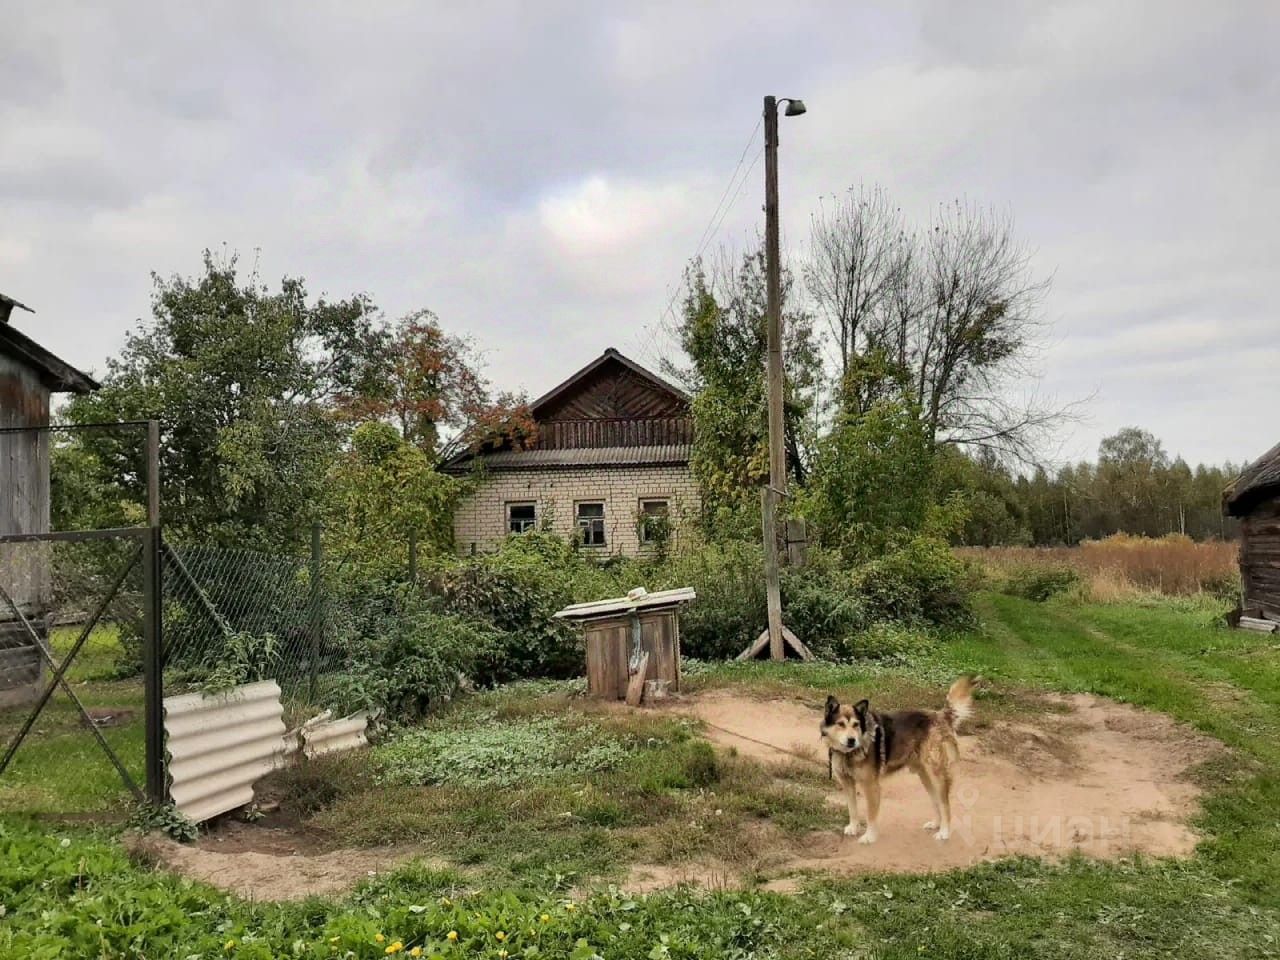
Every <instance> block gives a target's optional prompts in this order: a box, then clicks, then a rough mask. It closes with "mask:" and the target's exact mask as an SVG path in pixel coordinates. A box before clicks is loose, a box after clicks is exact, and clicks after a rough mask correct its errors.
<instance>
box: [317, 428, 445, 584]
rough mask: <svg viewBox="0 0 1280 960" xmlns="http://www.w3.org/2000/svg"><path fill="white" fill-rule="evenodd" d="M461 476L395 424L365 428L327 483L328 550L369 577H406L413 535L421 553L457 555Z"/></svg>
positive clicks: (427, 554)
mask: <svg viewBox="0 0 1280 960" xmlns="http://www.w3.org/2000/svg"><path fill="white" fill-rule="evenodd" d="M461 492H462V484H461V482H460V481H458V480H457V479H455V478H453V477H450V476H447V475H446V474H443V473H441V472H439V471H438V470H436V469H435V458H434V455H433V454H428V453H427V452H425V451H424V450H422V448H421V447H419V446H417V445H416V444H413V443H411V442H409V441H407V440H406V439H404V438H403V437H402V436H401V435H400V434H399V433H398V432H397V430H396V428H394V427H392V426H391V425H390V424H386V423H381V422H378V421H373V422H370V423H365V424H361V425H360V426H359V427H357V428H356V429H355V431H354V433H353V434H352V437H351V444H350V447H349V449H347V450H346V451H345V452H344V453H343V454H342V456H340V457H339V458H338V459H337V461H336V462H335V463H334V466H333V469H332V471H331V472H330V474H329V478H328V483H327V484H326V497H325V503H324V522H325V529H326V531H327V534H328V536H329V542H330V543H331V548H330V549H331V550H332V551H333V552H334V553H336V554H337V555H338V556H339V557H341V558H342V559H344V560H350V561H352V562H353V563H355V564H357V565H358V566H359V567H360V568H361V569H363V570H364V571H365V572H367V573H374V574H379V575H384V576H385V575H394V574H396V573H401V574H402V573H403V571H404V570H405V565H406V563H407V559H408V558H407V544H408V535H409V533H410V531H413V532H415V533H417V535H418V547H419V550H420V551H422V553H423V555H424V556H444V555H447V554H449V553H451V552H452V550H453V508H454V506H455V505H456V503H457V500H458V497H459V495H460V494H461Z"/></svg>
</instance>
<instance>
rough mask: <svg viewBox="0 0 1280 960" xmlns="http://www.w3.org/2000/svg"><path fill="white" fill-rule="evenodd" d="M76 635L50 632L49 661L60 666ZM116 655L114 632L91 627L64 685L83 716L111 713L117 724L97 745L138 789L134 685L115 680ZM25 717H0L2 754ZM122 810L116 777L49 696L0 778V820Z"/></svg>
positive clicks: (69, 707)
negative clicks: (0, 815) (14, 816)
mask: <svg viewBox="0 0 1280 960" xmlns="http://www.w3.org/2000/svg"><path fill="white" fill-rule="evenodd" d="M78 635H79V631H78V629H76V628H71V627H62V628H58V629H55V630H54V631H53V633H52V636H51V638H50V643H51V646H52V647H53V652H54V658H55V659H56V660H58V661H59V662H61V660H62V658H63V657H64V656H66V654H67V653H68V651H69V650H70V649H71V647H72V645H73V644H74V643H75V641H76V638H77V636H78ZM120 654H121V648H120V638H119V633H118V631H117V630H116V628H115V627H114V626H104V627H99V628H98V629H96V630H94V632H93V633H92V634H90V635H89V638H88V640H87V641H86V642H85V644H84V645H83V647H81V650H80V653H79V654H77V656H76V659H75V660H74V661H72V664H71V668H70V669H69V670H68V671H67V680H68V682H69V683H70V685H71V688H72V689H73V690H74V691H75V692H76V696H78V697H79V698H80V700H81V702H82V703H83V704H84V705H85V707H86V708H87V709H89V710H95V709H101V710H111V711H113V712H115V714H116V716H117V719H116V720H115V721H114V722H113V723H112V725H110V726H104V727H102V728H101V732H102V735H103V738H104V739H105V740H106V741H107V742H108V743H109V744H110V745H111V747H112V749H114V750H115V751H116V754H117V755H118V756H119V757H120V759H121V761H122V762H123V763H124V765H125V767H126V769H128V770H129V772H130V773H131V774H132V775H133V777H134V779H135V781H136V782H137V783H138V784H139V785H141V784H142V782H143V753H144V749H145V744H144V734H143V726H142V722H143V716H142V709H143V689H142V679H141V677H136V678H132V679H127V680H117V679H115V677H116V676H117V674H118V669H117V664H118V660H119V657H120ZM45 678H46V682H47V681H48V679H50V678H51V675H50V672H49V671H46V674H45ZM30 709H31V708H30V707H17V708H13V709H10V710H5V711H0V743H3V744H4V745H5V747H6V748H7V746H8V744H9V743H10V741H11V740H12V739H13V738H14V736H15V735H16V734H17V732H18V730H19V728H20V727H21V726H22V724H23V722H24V721H25V720H26V717H27V715H28V713H29V712H30ZM128 805H129V797H128V795H127V794H126V793H125V792H124V788H123V785H122V783H121V780H120V775H119V773H117V772H116V769H115V767H114V766H112V764H111V761H110V760H109V759H108V758H107V755H106V754H105V753H104V752H103V751H102V748H101V747H99V746H98V744H97V742H96V741H95V740H94V738H93V734H92V732H91V731H90V730H89V729H88V728H87V727H86V726H85V725H84V723H83V722H82V720H81V717H80V714H79V712H78V711H77V710H76V708H75V706H74V705H73V704H72V703H71V701H70V700H69V699H68V698H67V696H66V693H65V692H63V691H62V690H56V691H54V694H53V698H52V699H51V700H50V701H49V703H48V705H47V706H46V707H45V709H44V711H43V712H42V713H41V714H40V717H39V719H38V720H37V721H36V724H35V726H34V727H33V728H32V730H31V733H30V734H29V736H28V737H27V739H26V740H25V741H24V742H23V743H22V745H21V746H20V747H19V748H18V752H17V753H16V754H14V758H13V762H12V764H11V765H10V767H9V769H8V770H6V771H5V772H4V775H3V778H0V813H13V812H21V813H27V814H37V815H45V816H66V815H76V816H84V817H89V818H92V819H103V820H123V819H124V817H125V816H126V815H127V812H128Z"/></svg>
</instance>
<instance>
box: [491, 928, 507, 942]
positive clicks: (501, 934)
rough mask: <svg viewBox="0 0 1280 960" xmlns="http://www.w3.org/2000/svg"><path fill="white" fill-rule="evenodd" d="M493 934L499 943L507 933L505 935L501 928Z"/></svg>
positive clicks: (505, 937)
mask: <svg viewBox="0 0 1280 960" xmlns="http://www.w3.org/2000/svg"><path fill="white" fill-rule="evenodd" d="M494 936H495V937H497V938H498V942H499V943H501V942H502V941H503V940H505V939H507V935H506V934H505V933H503V932H502V931H501V930H499V931H498V932H497V933H495V934H494Z"/></svg>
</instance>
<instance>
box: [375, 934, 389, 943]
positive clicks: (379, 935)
mask: <svg viewBox="0 0 1280 960" xmlns="http://www.w3.org/2000/svg"><path fill="white" fill-rule="evenodd" d="M373 939H375V940H377V941H378V942H379V943H382V941H384V940H386V939H387V938H386V937H384V936H383V935H382V934H380V933H379V934H375V935H374V938H373Z"/></svg>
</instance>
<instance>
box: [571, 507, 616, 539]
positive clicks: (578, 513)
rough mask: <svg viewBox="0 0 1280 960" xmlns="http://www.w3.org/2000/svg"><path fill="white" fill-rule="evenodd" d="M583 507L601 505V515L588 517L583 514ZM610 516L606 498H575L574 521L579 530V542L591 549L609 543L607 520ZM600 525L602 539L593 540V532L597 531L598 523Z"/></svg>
mask: <svg viewBox="0 0 1280 960" xmlns="http://www.w3.org/2000/svg"><path fill="white" fill-rule="evenodd" d="M583 507H599V508H600V516H598V517H586V518H584V517H583V516H582V508H583ZM607 517H608V508H607V507H606V506H605V501H604V500H575V501H574V504H573V522H574V526H575V529H577V531H578V542H579V543H580V544H581V545H582V546H584V547H590V548H591V549H593V550H595V549H600V548H603V547H607V546H608V545H609V537H608V535H607V534H606V531H605V520H606V519H607ZM597 524H598V525H599V533H600V540H599V542H593V541H592V539H591V538H590V537H591V534H592V533H593V532H594V531H595V529H596V525H597Z"/></svg>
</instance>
